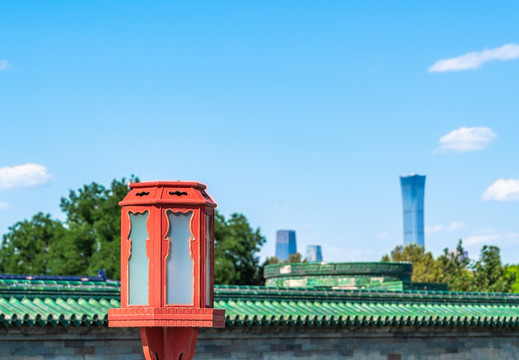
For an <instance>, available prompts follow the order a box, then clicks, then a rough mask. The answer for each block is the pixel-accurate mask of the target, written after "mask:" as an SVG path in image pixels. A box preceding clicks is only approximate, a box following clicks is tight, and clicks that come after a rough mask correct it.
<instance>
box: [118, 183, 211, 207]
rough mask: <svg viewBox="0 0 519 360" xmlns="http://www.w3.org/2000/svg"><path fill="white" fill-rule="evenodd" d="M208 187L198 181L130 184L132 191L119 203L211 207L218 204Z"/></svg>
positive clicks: (122, 204)
mask: <svg viewBox="0 0 519 360" xmlns="http://www.w3.org/2000/svg"><path fill="white" fill-rule="evenodd" d="M206 189H207V186H206V185H205V184H202V183H200V182H196V181H147V182H139V183H133V184H130V191H129V192H128V194H127V195H126V197H125V198H124V199H123V200H122V201H121V202H119V205H121V206H128V205H134V206H139V205H166V206H171V205H173V206H182V205H186V206H209V207H213V208H214V207H216V202H215V201H214V200H213V198H212V197H211V196H210V195H209V194H208V193H207V192H206V191H205V190H206Z"/></svg>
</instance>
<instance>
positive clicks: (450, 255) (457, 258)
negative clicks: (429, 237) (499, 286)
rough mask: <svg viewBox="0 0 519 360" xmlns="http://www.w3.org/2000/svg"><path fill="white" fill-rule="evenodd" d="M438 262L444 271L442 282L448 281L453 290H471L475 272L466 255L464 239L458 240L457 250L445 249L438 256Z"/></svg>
mask: <svg viewBox="0 0 519 360" xmlns="http://www.w3.org/2000/svg"><path fill="white" fill-rule="evenodd" d="M438 263H439V264H440V266H441V268H442V271H443V275H444V276H443V278H442V279H441V281H442V282H446V283H447V285H448V288H449V289H451V290H452V291H470V290H471V289H472V286H473V282H474V273H473V272H472V271H471V261H470V259H469V257H468V256H466V252H465V249H464V248H463V242H462V240H461V239H460V240H458V245H457V246H456V250H455V251H449V249H444V250H443V254H442V255H441V256H440V257H438Z"/></svg>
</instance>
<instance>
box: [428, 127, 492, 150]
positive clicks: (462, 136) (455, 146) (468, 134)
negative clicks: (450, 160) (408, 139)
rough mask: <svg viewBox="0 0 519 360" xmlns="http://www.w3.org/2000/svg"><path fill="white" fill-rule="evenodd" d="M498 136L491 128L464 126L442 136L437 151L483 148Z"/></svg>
mask: <svg viewBox="0 0 519 360" xmlns="http://www.w3.org/2000/svg"><path fill="white" fill-rule="evenodd" d="M496 137H497V134H496V133H495V132H493V131H492V129H491V128H488V127H465V126H463V127H460V128H459V129H455V130H452V131H451V132H450V133H448V134H447V135H444V136H442V137H441V138H440V140H439V145H438V148H437V149H436V150H435V152H440V153H445V152H448V151H456V152H469V151H477V150H482V149H484V148H486V147H487V146H488V145H489V144H490V143H491V142H492V141H493V140H494V139H495V138H496Z"/></svg>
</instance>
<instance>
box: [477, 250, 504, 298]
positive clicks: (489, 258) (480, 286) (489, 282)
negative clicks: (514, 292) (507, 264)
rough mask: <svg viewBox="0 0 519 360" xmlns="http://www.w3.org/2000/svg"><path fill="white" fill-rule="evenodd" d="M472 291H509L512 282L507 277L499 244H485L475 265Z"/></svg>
mask: <svg viewBox="0 0 519 360" xmlns="http://www.w3.org/2000/svg"><path fill="white" fill-rule="evenodd" d="M473 269H474V284H473V287H472V291H480V292H508V291H509V289H510V283H509V282H508V281H507V279H506V278H505V276H504V274H505V272H504V269H503V266H502V264H501V256H500V253H499V248H498V247H497V246H487V245H484V246H483V248H482V249H481V254H480V256H479V259H478V260H477V261H476V262H475V264H474V266H473Z"/></svg>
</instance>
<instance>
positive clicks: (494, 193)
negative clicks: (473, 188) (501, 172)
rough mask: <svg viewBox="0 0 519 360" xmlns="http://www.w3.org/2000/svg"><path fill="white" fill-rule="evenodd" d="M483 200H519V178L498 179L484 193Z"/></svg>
mask: <svg viewBox="0 0 519 360" xmlns="http://www.w3.org/2000/svg"><path fill="white" fill-rule="evenodd" d="M482 198H483V200H493V201H519V180H517V179H498V180H496V181H494V183H493V184H492V185H490V186H489V187H488V189H487V190H486V191H485V192H484V193H483V196H482Z"/></svg>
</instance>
